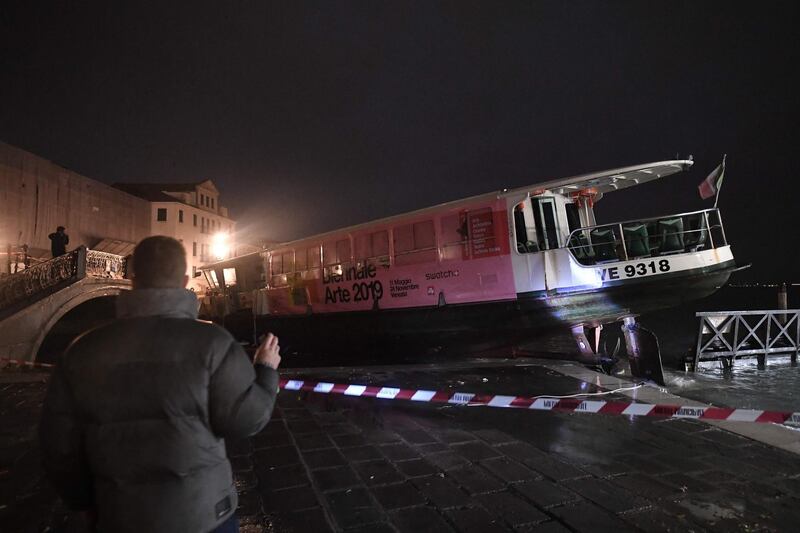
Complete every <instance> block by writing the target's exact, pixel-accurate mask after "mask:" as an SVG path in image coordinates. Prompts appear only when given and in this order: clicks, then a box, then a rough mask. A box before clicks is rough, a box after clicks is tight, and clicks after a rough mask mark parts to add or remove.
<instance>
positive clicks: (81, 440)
mask: <svg viewBox="0 0 800 533" xmlns="http://www.w3.org/2000/svg"><path fill="white" fill-rule="evenodd" d="M132 263H133V264H132V269H133V290H131V291H122V293H121V294H120V295H119V297H118V299H117V317H118V318H117V320H116V321H113V322H111V323H109V324H107V325H104V326H100V327H99V328H96V329H94V330H91V331H89V332H88V333H85V334H83V335H82V336H80V337H78V338H77V339H76V340H75V341H74V342H73V343H72V345H71V346H70V347H69V348H68V349H67V351H66V353H65V354H64V355H63V356H62V358H61V359H60V360H59V362H58V364H57V366H56V368H55V371H54V373H53V375H52V377H51V378H50V384H49V388H48V391H47V395H46V397H45V401H44V406H43V410H42V419H41V422H40V428H39V437H40V441H41V446H42V452H43V459H44V467H45V470H46V472H47V474H48V477H49V478H50V480H51V481H52V482H53V484H54V485H55V487H56V489H57V491H58V493H59V495H60V496H61V498H62V499H63V500H64V502H65V503H66V505H67V506H68V507H70V508H71V509H74V510H79V511H85V514H84V516H85V517H87V520H88V521H89V523H90V524H94V525H93V526H92V527H95V526H96V528H97V530H98V531H103V532H106V531H114V532H127V531H130V532H134V531H135V532H142V531H148V532H156V533H157V532H175V531H191V532H195V531H196V532H210V531H214V532H226V533H227V532H234V531H238V519H237V518H236V515H235V510H236V506H237V494H236V488H235V486H234V482H233V475H232V471H231V465H230V462H229V461H228V458H227V454H226V450H225V439H229V438H244V437H247V436H250V435H253V434H254V433H256V432H258V431H260V430H261V429H262V428H263V427H264V426H265V425H266V423H267V422H268V421H269V419H270V416H271V413H272V409H273V407H274V405H275V400H276V397H277V394H278V372H277V368H278V365H279V364H280V360H281V357H280V355H279V349H280V347H279V345H278V338H277V337H275V336H273V335H271V334H269V335H267V336H266V338H265V340H264V342H263V343H262V344H261V345H260V346H259V347H258V348H257V350H256V354H255V357H254V362H253V363H251V362H250V361H249V359H248V357H247V355H246V354H245V352H244V351H243V350H242V348H241V347H240V346H239V344H238V343H237V342H236V340H235V339H234V338H233V337H232V336H231V335H230V334H229V333H228V332H227V331H226V330H224V329H222V328H220V327H218V326H216V325H214V324H211V323H208V322H203V321H199V320H197V309H198V304H197V298H196V297H195V295H194V293H192V292H190V291H188V290H186V289H185V287H186V284H187V283H188V281H189V278H188V276H187V275H186V252H185V251H184V248H183V245H182V244H181V243H180V242H178V241H177V240H175V239H172V238H169V237H161V236H157V237H148V238H147V239H144V240H143V241H141V242H140V243H139V244H138V245H137V246H136V249H135V250H134V253H133V259H132Z"/></svg>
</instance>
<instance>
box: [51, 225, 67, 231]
mask: <svg viewBox="0 0 800 533" xmlns="http://www.w3.org/2000/svg"><path fill="white" fill-rule="evenodd" d="M51 227H52V226H51ZM65 229H67V228H65V227H64V226H59V227H57V228H56V231H64V230H65Z"/></svg>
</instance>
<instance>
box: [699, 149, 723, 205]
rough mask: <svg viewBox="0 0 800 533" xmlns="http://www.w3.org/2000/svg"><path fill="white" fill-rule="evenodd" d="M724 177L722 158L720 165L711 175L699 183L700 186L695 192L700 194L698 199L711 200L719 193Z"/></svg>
mask: <svg viewBox="0 0 800 533" xmlns="http://www.w3.org/2000/svg"><path fill="white" fill-rule="evenodd" d="M724 177H725V158H724V157H723V158H722V163H720V164H719V166H718V167H717V168H715V169H714V171H713V172H711V174H709V175H708V177H707V178H706V179H704V180H703V181H702V182H700V185H698V186H697V190H698V191H699V192H700V198H702V199H703V200H705V199H707V198H711V197H712V196H714V195H715V194H717V193H718V192H719V189H720V187H722V179H723V178H724Z"/></svg>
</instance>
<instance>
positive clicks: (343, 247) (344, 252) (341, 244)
mask: <svg viewBox="0 0 800 533" xmlns="http://www.w3.org/2000/svg"><path fill="white" fill-rule="evenodd" d="M336 255H337V257H338V258H339V262H340V263H349V262H350V239H342V240H339V241H336Z"/></svg>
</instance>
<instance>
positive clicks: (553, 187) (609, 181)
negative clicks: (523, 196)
mask: <svg viewBox="0 0 800 533" xmlns="http://www.w3.org/2000/svg"><path fill="white" fill-rule="evenodd" d="M693 164H694V161H692V160H691V159H674V160H671V161H659V162H657V163H645V164H643V165H634V166H631V167H622V168H615V169H611V170H603V171H601V172H593V173H591V174H581V175H580V176H573V177H571V178H562V179H558V180H553V181H546V182H544V183H536V184H534V185H530V186H528V187H520V188H517V189H514V190H513V191H509V192H524V191H528V190H530V189H536V190H546V191H551V192H554V193H557V194H570V193H580V192H593V193H607V192H612V191H618V190H620V189H625V188H627V187H632V186H634V185H641V184H643V183H647V182H648V181H653V180H657V179H659V178H664V177H666V176H669V175H670V174H676V173H678V172H681V171H683V170H687V169H688V168H689V167H691V166H692V165H693Z"/></svg>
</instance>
